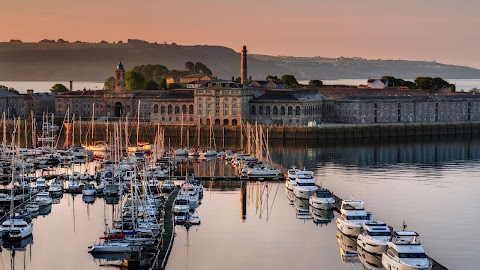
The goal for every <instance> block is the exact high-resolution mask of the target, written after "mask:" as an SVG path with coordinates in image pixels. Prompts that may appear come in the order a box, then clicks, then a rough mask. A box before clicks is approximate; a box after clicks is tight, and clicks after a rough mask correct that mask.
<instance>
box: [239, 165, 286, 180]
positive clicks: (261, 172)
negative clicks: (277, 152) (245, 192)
mask: <svg viewBox="0 0 480 270" xmlns="http://www.w3.org/2000/svg"><path fill="white" fill-rule="evenodd" d="M279 173H280V170H278V169H272V168H268V167H265V166H262V167H255V168H251V169H249V170H248V171H247V176H248V178H252V179H257V178H269V179H270V178H275V177H277V176H278V174H279Z"/></svg>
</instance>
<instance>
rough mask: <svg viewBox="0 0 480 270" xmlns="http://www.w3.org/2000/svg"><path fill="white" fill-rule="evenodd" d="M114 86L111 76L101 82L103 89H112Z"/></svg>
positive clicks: (113, 79)
mask: <svg viewBox="0 0 480 270" xmlns="http://www.w3.org/2000/svg"><path fill="white" fill-rule="evenodd" d="M114 86H115V78H114V77H113V76H111V77H108V78H107V79H106V80H105V82H104V83H103V89H105V90H113V88H114Z"/></svg>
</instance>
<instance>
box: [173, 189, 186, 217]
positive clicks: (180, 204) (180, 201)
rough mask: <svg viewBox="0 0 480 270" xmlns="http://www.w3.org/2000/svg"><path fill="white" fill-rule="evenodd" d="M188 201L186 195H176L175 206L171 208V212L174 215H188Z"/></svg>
mask: <svg viewBox="0 0 480 270" xmlns="http://www.w3.org/2000/svg"><path fill="white" fill-rule="evenodd" d="M188 199H189V198H188V196H187V195H186V194H183V195H180V194H179V195H177V198H176V199H175V205H174V207H173V212H174V213H175V214H178V213H188V211H189V210H190V203H189V200H188Z"/></svg>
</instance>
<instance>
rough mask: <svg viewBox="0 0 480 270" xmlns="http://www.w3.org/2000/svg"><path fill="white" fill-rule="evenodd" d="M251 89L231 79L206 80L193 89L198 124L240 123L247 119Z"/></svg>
mask: <svg viewBox="0 0 480 270" xmlns="http://www.w3.org/2000/svg"><path fill="white" fill-rule="evenodd" d="M252 98H253V94H252V90H251V89H250V88H248V87H245V86H244V85H243V84H239V83H235V82H231V81H218V82H208V83H206V84H204V85H203V86H201V87H199V88H197V89H195V94H194V110H195V112H196V116H197V121H196V122H197V123H199V124H200V125H209V124H210V123H212V124H214V125H226V126H228V125H233V126H236V125H240V123H241V122H242V121H248V120H249V113H248V104H249V102H250V100H251V99H252Z"/></svg>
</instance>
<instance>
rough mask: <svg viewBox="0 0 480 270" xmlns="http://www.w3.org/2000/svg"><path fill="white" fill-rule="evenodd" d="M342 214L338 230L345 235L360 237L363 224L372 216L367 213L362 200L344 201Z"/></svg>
mask: <svg viewBox="0 0 480 270" xmlns="http://www.w3.org/2000/svg"><path fill="white" fill-rule="evenodd" d="M340 213H341V215H340V217H338V218H337V228H338V229H339V230H340V231H341V232H342V233H343V234H345V235H352V236H358V235H359V234H360V233H362V229H363V228H362V226H363V224H364V223H365V222H367V221H370V219H371V214H369V213H367V212H366V211H365V208H364V202H363V201H361V200H353V199H352V200H344V201H342V205H341V208H340Z"/></svg>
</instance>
